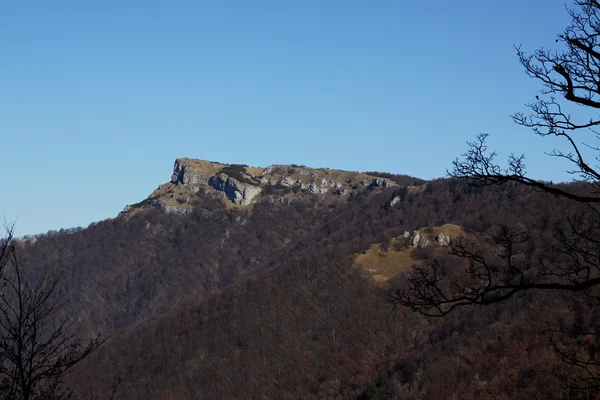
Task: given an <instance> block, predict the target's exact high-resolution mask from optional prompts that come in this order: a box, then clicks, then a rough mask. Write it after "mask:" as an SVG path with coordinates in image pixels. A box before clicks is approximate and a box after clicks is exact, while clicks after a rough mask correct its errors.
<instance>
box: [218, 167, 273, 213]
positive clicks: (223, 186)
mask: <svg viewBox="0 0 600 400" xmlns="http://www.w3.org/2000/svg"><path fill="white" fill-rule="evenodd" d="M208 185H209V186H210V187H211V188H213V189H215V190H218V191H221V192H224V193H225V196H226V197H227V198H228V199H229V200H231V201H232V202H233V203H234V204H240V205H242V206H247V205H248V204H250V203H251V202H252V199H254V197H256V195H258V194H259V193H260V192H261V191H262V188H261V187H260V186H258V185H253V184H249V183H242V182H240V181H238V180H237V179H234V178H232V177H230V176H228V175H227V174H224V173H221V174H218V175H215V176H213V177H211V178H210V179H209V180H208Z"/></svg>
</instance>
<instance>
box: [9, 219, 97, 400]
mask: <svg viewBox="0 0 600 400" xmlns="http://www.w3.org/2000/svg"><path fill="white" fill-rule="evenodd" d="M18 247H19V244H18V243H17V242H16V241H15V239H14V237H13V229H12V227H7V236H6V238H5V239H4V240H3V241H2V242H1V243H0V282H1V285H0V399H18V400H29V399H66V398H70V397H71V391H70V390H69V389H68V388H67V387H66V386H65V385H64V377H65V375H66V374H67V373H69V372H70V370H71V369H72V368H73V367H74V366H75V364H77V363H78V362H80V361H81V360H83V359H84V358H86V357H87V356H88V355H89V354H90V353H91V352H93V351H94V350H95V349H97V348H98V347H99V346H100V345H101V344H102V343H103V339H101V338H100V336H98V337H96V338H95V339H92V340H90V341H89V342H88V343H87V344H86V345H82V342H81V340H80V338H79V332H78V331H77V329H76V325H75V323H74V322H73V321H72V319H71V318H68V317H66V316H63V315H61V314H62V312H63V311H64V310H65V306H66V304H67V303H66V301H64V300H62V299H61V297H62V296H61V293H60V282H61V276H60V274H59V273H56V272H52V271H45V270H41V271H37V270H36V271H33V270H31V269H28V268H26V267H25V263H24V260H22V259H21V258H20V256H19V249H18Z"/></svg>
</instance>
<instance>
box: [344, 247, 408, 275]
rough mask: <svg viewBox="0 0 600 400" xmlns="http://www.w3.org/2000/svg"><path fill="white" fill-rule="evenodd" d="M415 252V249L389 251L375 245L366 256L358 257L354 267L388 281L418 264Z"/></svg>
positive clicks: (360, 255)
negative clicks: (414, 255)
mask: <svg viewBox="0 0 600 400" xmlns="http://www.w3.org/2000/svg"><path fill="white" fill-rule="evenodd" d="M414 251H415V248H414V247H410V248H407V249H402V250H400V251H396V250H394V249H393V248H390V249H389V250H387V249H386V248H385V247H384V246H382V245H380V244H374V245H372V246H371V247H369V250H367V251H366V252H365V253H364V254H359V255H358V256H357V257H356V260H355V261H354V265H356V266H358V267H361V268H363V269H365V270H367V271H369V272H371V273H373V275H374V277H375V276H377V279H378V280H382V277H384V278H386V280H387V279H389V278H392V277H394V276H396V275H398V274H399V273H400V272H403V271H407V270H408V269H410V267H412V266H413V265H414V264H416V263H418V261H415V260H414V259H413V253H414Z"/></svg>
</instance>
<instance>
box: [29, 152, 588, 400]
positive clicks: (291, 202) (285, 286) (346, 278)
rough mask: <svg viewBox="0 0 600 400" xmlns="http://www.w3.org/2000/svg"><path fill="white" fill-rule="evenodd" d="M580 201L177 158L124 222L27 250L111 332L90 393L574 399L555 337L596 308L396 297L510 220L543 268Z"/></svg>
mask: <svg viewBox="0 0 600 400" xmlns="http://www.w3.org/2000/svg"><path fill="white" fill-rule="evenodd" d="M572 207H573V206H572V205H568V204H564V203H562V202H561V201H559V200H558V199H554V198H550V199H549V198H547V197H545V196H542V195H540V194H539V193H536V192H534V191H532V190H529V189H527V188H523V187H516V186H511V185H505V186H502V187H485V188H482V187H473V186H469V185H468V184H467V182H464V181H456V180H446V179H439V180H435V181H431V182H423V181H421V180H419V179H416V178H411V177H406V176H395V175H390V174H377V173H358V172H345V171H338V170H331V169H312V168H308V167H305V166H271V167H266V168H252V167H248V166H240V165H226V164H221V163H216V162H208V161H201V160H191V159H178V160H177V161H176V162H175V167H174V172H173V176H172V179H171V181H170V182H168V183H165V184H162V185H160V186H159V188H158V189H157V190H155V191H154V192H153V193H151V194H150V195H149V197H148V198H147V199H145V200H143V201H141V202H140V203H138V204H135V205H130V206H128V207H126V208H125V209H124V211H123V212H122V213H121V214H120V215H119V216H118V217H116V218H113V219H110V220H106V221H102V222H99V223H95V224H92V225H90V226H89V227H88V228H85V229H73V230H70V231H66V232H63V233H59V234H53V235H41V236H38V237H36V238H35V240H28V241H25V242H23V243H22V250H23V251H24V252H25V253H26V256H27V259H28V262H29V263H30V264H31V265H32V266H34V267H35V266H43V267H44V268H62V269H63V271H64V275H65V278H66V281H65V290H67V293H68V295H69V297H70V299H71V303H70V306H69V307H70V308H69V309H68V310H65V313H66V314H68V315H70V316H71V317H72V318H76V319H78V320H79V321H81V323H82V325H83V328H84V330H83V332H84V333H85V334H87V335H94V334H95V333H96V332H102V333H103V334H106V335H110V339H109V340H108V341H107V342H106V343H105V344H104V346H103V347H102V348H101V349H100V350H98V351H97V352H96V353H94V354H93V356H92V357H91V358H90V359H89V360H87V361H86V362H85V363H84V364H82V365H80V366H79V367H78V369H77V370H76V371H75V373H74V374H73V375H72V376H71V378H70V379H71V383H72V384H73V385H74V387H75V388H76V389H77V391H79V392H80V393H89V392H90V391H91V392H94V393H98V394H102V393H106V394H107V393H110V391H111V388H112V386H113V384H114V383H115V382H121V383H120V384H119V388H118V391H117V393H116V397H115V398H123V399H125V398H126V399H147V398H157V399H163V398H164V399H167V398H169V399H179V398H181V399H184V398H185V399H187V398H206V399H214V398H282V399H283V398H315V399H322V398H348V399H351V398H406V399H417V398H451V397H448V396H447V394H448V393H461V395H460V396H459V397H458V398H465V399H468V398H488V397H490V398H492V397H494V396H500V395H501V394H504V393H510V394H509V395H508V396H509V398H523V399H526V398H535V397H536V396H539V398H547V396H550V395H553V396H555V397H556V396H557V395H558V394H560V396H565V398H566V396H568V395H571V398H576V397H573V396H575V395H574V394H570V393H569V391H565V390H564V389H562V386H561V382H560V381H558V380H557V379H556V378H555V377H554V376H553V375H552V373H551V371H552V369H553V368H554V367H555V366H557V365H559V364H558V363H557V360H556V357H555V356H554V355H553V354H552V353H551V352H549V351H548V343H547V341H545V340H543V339H540V337H541V336H540V335H541V333H540V332H541V331H542V328H543V327H544V326H546V325H547V324H548V323H550V322H551V321H552V320H553V318H554V316H555V315H559V314H560V315H562V317H561V318H566V319H568V318H576V317H577V315H580V314H585V313H587V312H589V309H588V308H587V307H586V306H585V305H584V304H582V305H580V306H579V307H578V308H573V307H572V306H571V305H569V304H568V303H566V302H564V301H563V300H562V299H561V298H560V296H555V297H548V296H543V297H537V298H536V300H533V299H531V297H530V296H528V295H521V296H517V297H516V298H515V299H514V300H511V301H510V302H507V303H502V304H500V305H496V306H491V307H487V308H483V309H465V310H463V311H461V312H459V313H457V314H455V315H452V316H451V317H449V318H446V319H433V320H431V319H426V318H423V317H420V316H418V315H416V314H413V313H411V312H409V311H408V310H405V309H394V308H392V307H391V306H390V305H389V303H387V302H386V299H387V293H388V291H389V290H391V289H393V288H395V287H398V286H400V285H402V284H403V279H404V277H405V273H406V272H407V271H408V270H409V269H410V266H411V265H412V264H419V263H426V262H428V261H430V260H432V259H434V258H435V259H438V260H441V261H442V262H445V263H446V264H447V265H448V267H449V268H460V267H461V265H462V264H461V262H460V260H456V259H454V258H453V257H452V256H451V255H450V253H449V251H448V247H447V246H446V244H447V240H449V239H448V238H452V237H458V236H466V237H469V238H470V239H472V240H474V241H476V242H481V244H482V245H485V243H486V239H485V238H486V235H487V232H490V231H491V230H493V227H494V226H495V224H497V223H499V222H501V221H504V220H506V216H507V215H509V216H510V218H511V220H512V222H514V223H518V224H520V226H523V227H525V228H527V229H528V231H529V232H530V234H531V237H532V240H531V245H530V246H528V247H526V248H524V249H523V255H524V257H525V258H526V260H529V261H528V262H532V260H537V259H538V258H539V257H540V256H541V254H543V253H544V252H545V251H546V250H547V249H548V248H549V244H548V236H549V235H550V233H549V229H550V227H555V226H563V225H565V223H566V222H565V221H564V215H566V213H567V212H570V211H573V209H572ZM542 310H544V312H541V311H542ZM549 311H552V312H549ZM498 360H504V361H502V363H501V366H500V367H498V365H497V363H498ZM559 367H560V366H559ZM557 368H558V367H557ZM378 396H379V397H378ZM497 398H502V397H497ZM559 398H560V397H559Z"/></svg>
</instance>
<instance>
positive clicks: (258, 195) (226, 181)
mask: <svg viewBox="0 0 600 400" xmlns="http://www.w3.org/2000/svg"><path fill="white" fill-rule="evenodd" d="M392 186H397V183H395V182H394V181H392V180H391V179H388V178H384V177H380V176H375V175H370V174H367V173H361V172H349V171H341V170H336V169H330V168H309V167H307V166H304V165H295V164H290V165H271V166H269V167H266V168H265V167H249V166H247V165H243V164H223V163H220V162H214V161H205V160H197V159H191V158H178V159H176V160H175V165H174V167H173V174H172V176H171V181H170V182H168V183H165V184H162V185H160V186H159V187H158V188H157V189H156V190H155V191H154V192H153V193H152V194H151V195H150V196H149V197H148V198H147V199H146V200H144V201H142V202H140V203H138V204H135V205H130V206H127V207H125V210H124V212H130V211H132V210H134V209H137V208H140V207H143V206H145V205H154V206H160V207H161V208H162V209H163V210H164V211H166V212H175V213H179V214H187V213H189V212H191V204H190V200H191V199H192V198H193V196H194V194H196V193H198V192H203V193H205V194H213V195H215V196H219V197H222V198H223V199H224V200H225V201H227V202H228V203H229V204H230V205H232V206H242V207H243V206H248V205H251V204H253V203H256V202H258V201H271V202H272V201H278V202H284V203H285V202H290V201H292V200H293V199H294V198H298V197H302V196H304V195H311V194H326V193H327V194H330V195H334V196H346V195H348V194H350V193H352V192H353V191H360V190H365V189H384V188H388V187H392Z"/></svg>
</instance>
